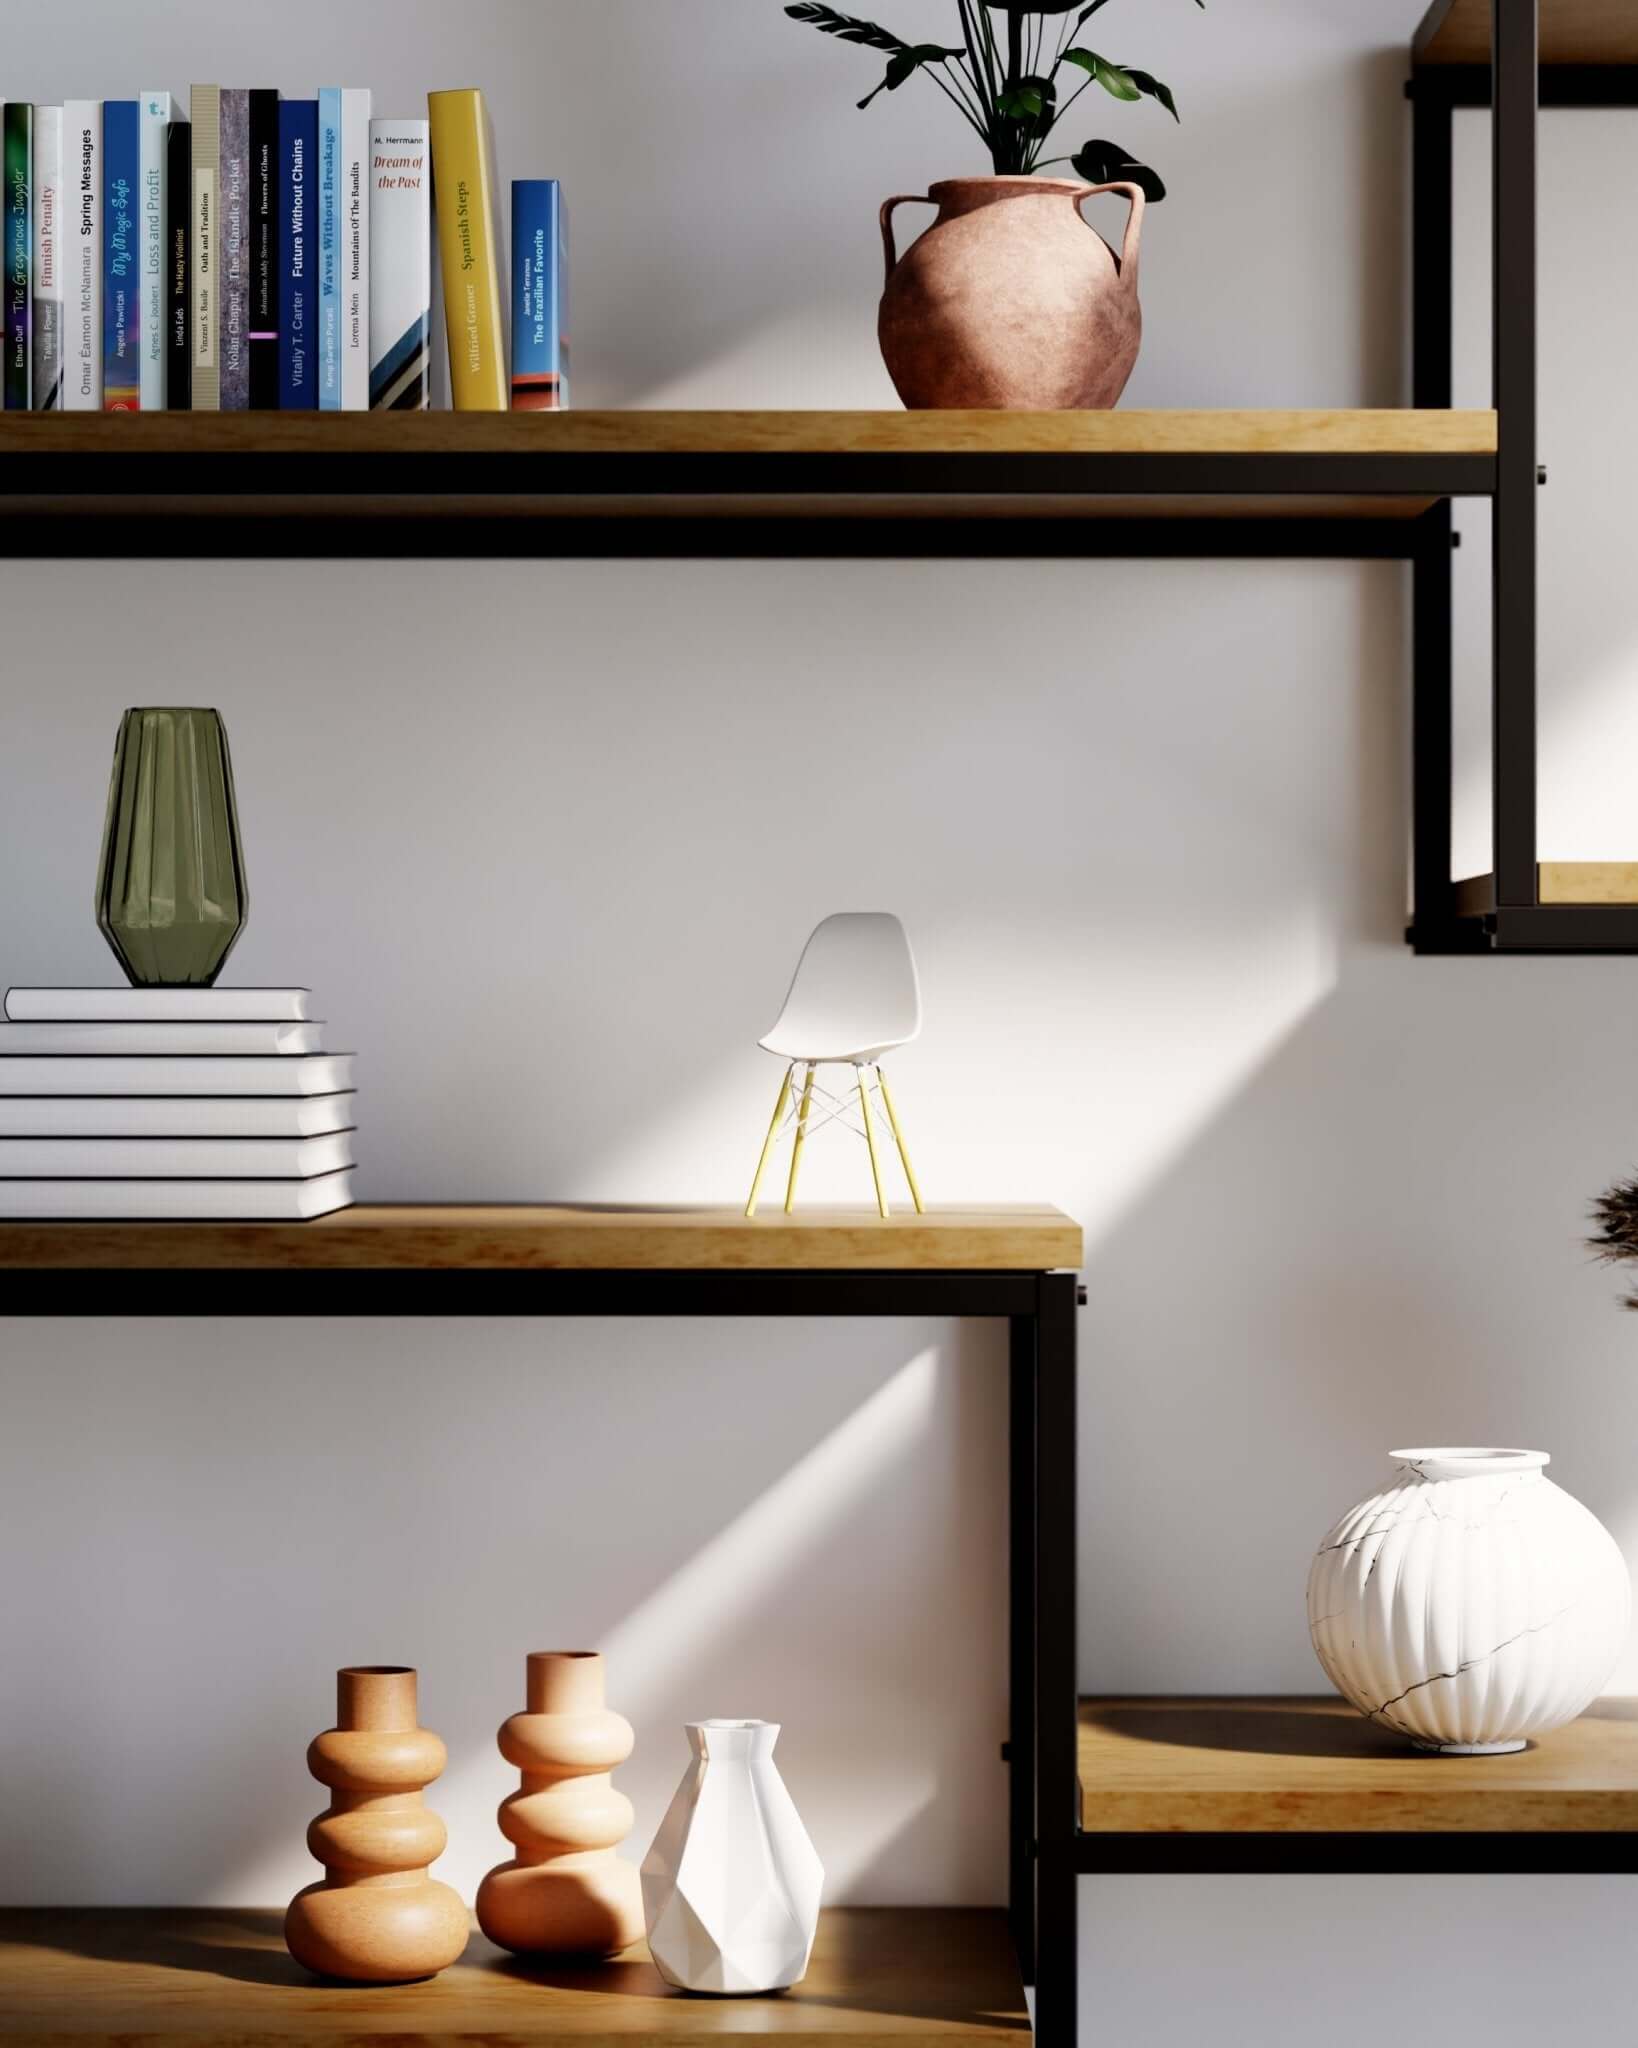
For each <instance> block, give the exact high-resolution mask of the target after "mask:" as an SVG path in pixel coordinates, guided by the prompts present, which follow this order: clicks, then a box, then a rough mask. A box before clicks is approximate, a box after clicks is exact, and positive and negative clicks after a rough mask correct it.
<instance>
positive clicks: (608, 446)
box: [0, 410, 1496, 459]
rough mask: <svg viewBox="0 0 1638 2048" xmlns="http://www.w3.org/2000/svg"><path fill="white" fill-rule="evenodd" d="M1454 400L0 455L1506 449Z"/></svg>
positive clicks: (206, 428)
mask: <svg viewBox="0 0 1638 2048" xmlns="http://www.w3.org/2000/svg"><path fill="white" fill-rule="evenodd" d="M1495 452H1496V415H1495V414H1494V413H1493V412H1456V411H1449V412H1443V411H1419V412H1415V411H1408V410H1397V411H1395V410H1375V411H1343V410H1314V411H1267V412H1249V411H1214V412H1202V411H1143V410H1133V411H1127V412H1120V411H1116V412H1052V413H1022V412H921V413H911V412H641V411H628V412H564V413H456V412H427V413H149V414H123V413H90V414H83V415H81V414H68V413H36V414H16V415H13V414H7V415H5V416H4V417H3V418H0V455H67V456H72V455H104V456H106V455H118V456H122V457H123V456H127V455H129V456H131V457H132V458H133V459H135V458H137V457H141V456H148V457H153V456H161V455H189V456H203V455H210V456H235V457H241V458H242V457H248V456H263V455H291V456H306V455H311V456H317V455H360V456H362V455H373V456H383V455H402V456H406V457H416V458H423V459H424V458H428V457H433V456H443V455H490V456H516V457H519V458H524V457H528V458H539V459H544V458H549V457H551V456H554V455H580V456H584V455H639V456H659V455H684V456H711V455H923V456H927V455H931V456H945V455H1115V454H1123V455H1494V454H1495Z"/></svg>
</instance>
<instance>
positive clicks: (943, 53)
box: [859, 43, 967, 112]
mask: <svg viewBox="0 0 1638 2048" xmlns="http://www.w3.org/2000/svg"><path fill="white" fill-rule="evenodd" d="M966 54H967V53H966V51H965V50H947V49H945V47H944V45H943V44H942V43H917V45H916V46H915V48H914V49H913V50H912V49H903V50H900V51H899V52H898V54H897V55H896V56H894V57H890V58H889V59H888V63H887V76H886V77H885V78H884V79H883V80H882V82H881V84H880V85H878V86H877V88H876V90H875V92H868V93H866V94H865V96H864V98H863V99H862V100H860V102H859V108H860V111H861V112H863V110H864V109H865V108H866V107H868V106H869V105H870V102H871V101H872V100H873V99H877V98H879V97H880V95H881V94H882V93H884V92H897V91H898V89H899V87H900V86H901V85H903V84H904V82H905V80H906V79H909V78H914V77H915V75H916V73H917V72H918V71H919V70H920V69H921V67H922V66H923V65H924V64H942V63H944V62H945V61H946V59H947V58H950V57H964V56H965V55H966Z"/></svg>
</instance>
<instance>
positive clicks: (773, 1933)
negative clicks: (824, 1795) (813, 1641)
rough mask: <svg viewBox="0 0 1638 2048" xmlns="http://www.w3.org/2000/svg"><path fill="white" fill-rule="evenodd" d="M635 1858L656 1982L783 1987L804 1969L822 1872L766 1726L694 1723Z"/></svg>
mask: <svg viewBox="0 0 1638 2048" xmlns="http://www.w3.org/2000/svg"><path fill="white" fill-rule="evenodd" d="M688 1740H689V1745H690V1747H691V1748H692V1749H693V1752H694V1761H693V1763H692V1764H691V1765H690V1766H689V1768H688V1771H687V1774H686V1775H685V1776H684V1778H683V1781H682V1783H681V1784H680V1785H679V1786H678V1787H677V1794H676V1797H675V1798H674V1799H673V1800H672V1802H671V1806H670V1809H669V1810H668V1812H667V1813H666V1817H665V1819H664V1820H663V1821H662V1822H661V1823H660V1832H659V1833H658V1834H657V1835H656V1836H655V1837H654V1846H653V1847H652V1848H651V1849H650V1850H649V1852H648V1854H647V1856H646V1857H645V1858H644V1859H643V1914H644V1917H645V1919H646V1920H647V1922H648V1946H649V1952H650V1954H651V1955H652V1956H653V1958H654V1964H655V1967H656V1969H658V1971H659V1973H660V1975H661V1976H662V1977H663V1978H664V1979H665V1980H666V1982H667V1983H668V1984H674V1985H676V1987H677V1988H678V1990H680V1991H714V1992H719V1993H728V1994H739V1995H745V1994H748V1993H752V1992H758V1991H783V1990H785V1989H786V1988H787V1987H788V1986H789V1985H792V1984H798V1983H800V1982H801V1980H802V1978H803V1977H804V1976H805V1975H806V1973H807V1967H808V1957H809V1955H810V1954H811V1953H812V1951H813V1937H814V1934H815V1932H816V1931H817V1929H818V1925H819V1895H820V1893H821V1891H823V1889H824V1883H825V1873H824V1870H823V1869H822V1868H821V1866H820V1862H819V1858H818V1855H817V1854H816V1853H815V1850H814V1846H813V1844H812V1843H811V1842H810V1841H809V1840H808V1833H807V1829H806V1828H804V1827H803V1825H802V1822H801V1818H800V1816H799V1815H798V1814H797V1811H796V1808H795V1806H794V1805H793V1804H792V1803H791V1795H790V1794H789V1793H788V1792H787V1791H786V1790H785V1781H784V1779H783V1778H781V1777H780V1775H779V1771H778V1769H777V1767H776V1766H775V1764H774V1760H773V1753H774V1744H775V1743H776V1742H777V1741H778V1740H779V1729H778V1727H777V1726H776V1725H775V1724H774V1723H773V1722H771V1721H699V1722H695V1723H693V1724H692V1725H691V1726H690V1727H689V1730H688Z"/></svg>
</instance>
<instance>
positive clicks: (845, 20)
mask: <svg viewBox="0 0 1638 2048" xmlns="http://www.w3.org/2000/svg"><path fill="white" fill-rule="evenodd" d="M785 12H786V13H787V14H788V15H789V16H790V18H791V20H792V21H802V22H806V23H807V25H808V26H809V27H810V28H816V29H818V31H819V33H820V34H821V35H826V36H839V37H840V38H841V40H842V41H843V42H844V43H863V45H864V46H865V48H866V49H867V50H907V49H909V47H910V45H909V44H908V43H907V42H905V40H904V38H903V37H902V36H896V35H894V34H893V32H892V30H891V29H885V28H878V27H877V25H876V23H875V22H873V21H860V20H859V19H858V17H857V16H856V15H852V14H838V13H837V11H836V9H835V8H834V7H820V6H817V5H815V4H814V0H797V4H796V5H794V6H791V7H787V8H786V9H785Z"/></svg>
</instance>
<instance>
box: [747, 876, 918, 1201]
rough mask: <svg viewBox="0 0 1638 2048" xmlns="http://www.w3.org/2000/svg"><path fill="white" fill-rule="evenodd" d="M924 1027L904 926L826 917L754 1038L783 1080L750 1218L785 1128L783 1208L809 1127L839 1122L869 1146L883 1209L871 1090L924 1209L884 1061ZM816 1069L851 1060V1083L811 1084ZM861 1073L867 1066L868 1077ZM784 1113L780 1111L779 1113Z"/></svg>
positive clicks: (882, 917)
mask: <svg viewBox="0 0 1638 2048" xmlns="http://www.w3.org/2000/svg"><path fill="white" fill-rule="evenodd" d="M920 1032H921V988H920V984H919V983H918V982H917V980H916V962H915V956H914V955H913V954H912V953H911V951H910V941H909V939H908V938H907V937H906V936H905V931H904V926H903V925H902V924H900V923H899V921H898V919H897V918H896V917H890V916H888V915H887V913H886V912H885V911H879V910H847V911H843V912H841V913H840V914H839V915H838V916H836V917H827V918H826V919H825V921H824V923H823V924H822V925H820V926H819V927H818V929H817V930H816V931H815V932H814V934H813V936H812V938H810V939H809V940H808V943H807V945H806V946H805V947H804V948H803V950H802V957H801V959H800V960H799V961H798V962H797V965H796V976H795V979H794V980H793V981H792V982H791V987H790V994H789V995H787V996H786V998H785V1007H784V1009H782V1010H781V1011H780V1013H779V1022H778V1023H777V1024H775V1026H774V1027H773V1029H772V1030H771V1031H770V1032H769V1033H768V1035H767V1037H766V1038H764V1039H762V1040H761V1041H760V1043H761V1045H762V1047H763V1049H764V1050H765V1051H767V1052H771V1053H777V1054H778V1056H779V1057H780V1058H781V1059H782V1060H784V1061H785V1062H786V1067H785V1078H784V1080H783V1081H782V1082H781V1083H780V1086H779V1100H778V1101H777V1102H776V1103H775V1105H774V1113H773V1122H772V1123H771V1124H769V1126H768V1136H767V1140H766V1142H765V1143H764V1145H763V1147H762V1157H761V1158H760V1159H759V1160H758V1161H757V1168H756V1178H755V1180H753V1181H752V1183H751V1199H750V1200H749V1201H748V1202H747V1203H746V1204H745V1213H746V1215H747V1216H754V1215H755V1214H756V1203H757V1196H758V1195H759V1194H760V1193H761V1192H762V1177H763V1175H764V1174H765V1173H766V1172H767V1170H768V1161H769V1159H770V1158H772V1156H773V1149H774V1146H775V1145H776V1144H777V1143H778V1142H779V1138H780V1136H781V1133H782V1131H783V1130H784V1128H785V1127H786V1125H787V1124H788V1125H789V1126H790V1127H791V1129H792V1130H793V1132H794V1137H793V1139H792V1143H791V1174H790V1181H789V1184H788V1185H787V1187H786V1189H785V1213H786V1215H787V1216H788V1215H789V1214H790V1212H791V1210H792V1209H793V1208H794V1207H795V1205H796V1176H797V1173H798V1172H799V1170H800V1168H801V1165H802V1147H803V1145H804V1144H805V1143H806V1142H807V1139H808V1136H809V1133H810V1131H812V1130H818V1129H819V1128H820V1126H821V1125H823V1124H827V1123H833V1122H838V1121H839V1122H841V1123H842V1124H843V1125H844V1127H845V1128H846V1129H849V1130H854V1132H855V1135H856V1136H857V1135H862V1136H863V1138H864V1141H865V1143H866V1145H867V1146H868V1147H869V1148H870V1171H871V1176H872V1178H873V1179H874V1181H875V1183H876V1206H877V1208H878V1209H879V1210H880V1211H881V1213H882V1214H883V1215H884V1216H886V1215H888V1214H889V1213H890V1212H889V1210H888V1206H887V1195H886V1193H885V1192H884V1190H883V1187H882V1166H881V1158H880V1156H879V1154H878V1153H877V1150H876V1127H875V1125H874V1124H873V1123H872V1122H871V1117H870V1096H871V1091H872V1088H874V1089H875V1091H876V1092H877V1093H879V1094H880V1096H881V1100H882V1107H883V1109H884V1110H885V1111H886V1113H887V1122H888V1127H889V1129H890V1130H891V1131H892V1133H893V1139H894V1142H895V1144H896V1145H897V1146H898V1148H899V1158H900V1159H901V1160H902V1161H903V1162H904V1177H905V1179H906V1181H908V1183H909V1185H910V1199H911V1200H912V1201H913V1202H914V1203H915V1205H916V1214H917V1215H918V1216H919V1215H921V1214H922V1203H921V1190H920V1188H918V1187H917V1185H916V1175H915V1170H914V1168H913V1167H912V1166H911V1164H910V1154H909V1151H908V1149H907V1148H906V1146H905V1142H904V1132H903V1131H902V1130H901V1129H900V1127H899V1119H898V1115H897V1112H896V1111H895V1110H894V1107H893V1097H892V1095H891V1093H890V1092H889V1090H888V1086H887V1076H886V1074H885V1073H884V1072H883V1071H882V1065H881V1058H882V1054H883V1053H885V1052H892V1051H893V1050H894V1048H895V1047H897V1046H901V1045H908V1044H909V1043H910V1041H911V1040H912V1039H913V1038H915V1037H917V1036H919V1035H920ZM799 1066H806V1068H807V1070H808V1071H807V1076H806V1078H805V1080H804V1081H803V1084H802V1098H801V1106H800V1108H795V1109H793V1108H792V1104H791V1096H792V1093H793V1087H794V1082H795V1078H796V1070H797V1068H798V1067H799ZM821 1066H850V1067H852V1069H853V1079H854V1089H853V1090H851V1091H849V1092H848V1093H847V1094H845V1095H833V1094H832V1093H831V1092H830V1090H829V1089H828V1088H825V1087H823V1086H821V1085H819V1084H818V1082H817V1081H816V1079H815V1075H816V1071H817V1069H818V1068H819V1067H821ZM867 1069H868V1070H871V1071H870V1072H869V1073H867ZM855 1091H856V1095H857V1108H858V1111H859V1115H860V1116H861V1118H862V1119H863V1131H862V1134H861V1133H860V1132H859V1131H858V1130H857V1129H856V1127H855V1126H854V1125H853V1124H851V1123H850V1122H849V1121H848V1118H849V1116H850V1114H851V1112H852V1110H853V1108H854V1107H855ZM815 1094H817V1095H818V1097H819V1107H820V1114H819V1117H818V1119H817V1121H813V1120H812V1113H813V1106H814V1096H815ZM787 1111H789V1112H790V1114H789V1116H787V1114H786V1112H787Z"/></svg>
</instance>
